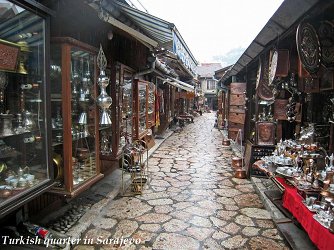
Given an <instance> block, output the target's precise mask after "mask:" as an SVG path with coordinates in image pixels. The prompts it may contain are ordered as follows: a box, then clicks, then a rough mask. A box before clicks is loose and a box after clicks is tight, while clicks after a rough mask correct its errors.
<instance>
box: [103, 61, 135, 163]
mask: <svg viewBox="0 0 334 250" xmlns="http://www.w3.org/2000/svg"><path fill="white" fill-rule="evenodd" d="M108 71H109V72H110V78H111V82H112V83H113V84H110V87H109V88H108V90H107V91H108V92H109V93H110V96H111V97H112V99H113V105H112V107H111V110H112V112H111V113H112V126H111V127H110V128H106V129H104V130H101V159H102V164H104V161H118V160H120V159H121V157H122V153H123V148H124V146H125V145H126V144H129V143H132V76H133V74H134V70H133V69H131V68H130V67H128V66H126V65H124V64H121V63H115V64H113V65H112V66H111V68H109V70H108ZM105 142H106V143H105ZM107 144H108V145H107ZM108 165H110V164H108Z"/></svg>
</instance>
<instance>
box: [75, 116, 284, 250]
mask: <svg viewBox="0 0 334 250" xmlns="http://www.w3.org/2000/svg"><path fill="white" fill-rule="evenodd" d="M214 121H215V113H204V114H203V116H199V117H196V118H195V122H194V123H191V124H188V125H187V126H185V127H184V129H183V130H182V131H180V132H175V133H173V134H172V135H171V136H170V137H169V138H168V139H167V140H165V141H164V142H163V144H161V146H160V147H159V148H158V149H157V150H156V151H155V152H154V153H153V154H152V155H151V157H150V159H149V171H150V176H151V181H150V183H149V184H147V185H146V186H145V190H144V192H143V194H142V195H138V196H134V197H122V196H117V197H116V198H115V199H114V200H110V201H109V202H108V204H107V205H106V206H105V207H104V208H103V209H102V212H101V213H100V214H99V217H98V218H97V219H94V222H93V223H92V225H91V226H90V227H89V228H88V229H87V231H86V232H85V233H84V235H82V237H81V238H82V239H84V238H86V239H94V243H95V248H94V246H91V247H90V246H88V245H87V244H85V245H77V246H76V247H75V248H74V249H76V250H79V249H96V248H97V247H101V248H99V249H114V247H115V245H113V244H104V245H103V244H101V243H103V240H104V242H105V243H108V241H107V240H106V239H116V238H121V237H122V238H128V239H133V240H137V243H138V242H140V243H139V244H123V246H122V248H123V247H124V249H233V248H235V249H289V248H288V247H287V246H286V245H285V244H286V243H285V242H284V240H283V239H282V237H281V236H280V235H279V233H278V231H277V230H276V228H275V225H274V223H273V221H272V220H271V217H270V213H269V212H268V211H266V210H265V209H264V206H263V205H262V203H261V200H260V198H259V196H258V195H257V194H256V192H255V190H254V188H253V186H252V184H251V182H250V181H249V180H247V179H236V178H234V177H233V175H232V174H233V172H232V169H231V166H230V159H231V156H232V151H231V150H230V148H229V147H224V146H222V145H221V141H222V134H221V132H220V131H219V130H217V129H215V128H214ZM98 243H100V245H99V246H98Z"/></svg>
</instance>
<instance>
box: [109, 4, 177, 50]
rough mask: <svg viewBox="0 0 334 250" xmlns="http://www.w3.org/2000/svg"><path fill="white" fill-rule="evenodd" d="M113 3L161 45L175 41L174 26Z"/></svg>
mask: <svg viewBox="0 0 334 250" xmlns="http://www.w3.org/2000/svg"><path fill="white" fill-rule="evenodd" d="M113 3H115V4H116V5H117V6H118V7H119V8H120V9H121V10H122V12H123V13H124V14H125V15H127V16H128V17H129V18H130V19H131V20H132V21H134V22H135V23H136V24H137V25H138V26H139V27H140V28H142V29H143V30H144V31H145V32H146V33H147V34H149V35H150V36H151V37H153V38H154V39H155V40H156V41H158V42H159V43H160V44H166V43H168V42H170V41H173V34H172V29H173V27H174V24H172V23H170V22H167V21H165V20H162V19H160V18H158V17H155V16H152V15H150V14H148V13H146V12H143V11H140V10H138V9H135V8H132V7H130V6H127V5H125V4H122V3H121V2H118V1H114V2H113Z"/></svg>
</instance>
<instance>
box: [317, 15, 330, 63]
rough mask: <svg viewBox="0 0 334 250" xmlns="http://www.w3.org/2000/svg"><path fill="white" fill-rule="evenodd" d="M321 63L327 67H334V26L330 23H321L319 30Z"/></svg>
mask: <svg viewBox="0 0 334 250" xmlns="http://www.w3.org/2000/svg"><path fill="white" fill-rule="evenodd" d="M318 34H319V40H320V45H321V61H322V63H323V65H325V67H328V68H332V67H334V25H333V23H331V22H329V21H323V22H321V24H320V26H319V29H318Z"/></svg>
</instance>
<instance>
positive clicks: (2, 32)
mask: <svg viewBox="0 0 334 250" xmlns="http://www.w3.org/2000/svg"><path fill="white" fill-rule="evenodd" d="M21 2H23V1H21ZM30 7H31V6H23V5H20V6H19V5H15V4H13V3H12V2H9V1H2V7H1V12H0V18H1V23H0V54H1V59H0V217H2V216H4V215H6V214H7V213H9V212H11V211H13V210H14V209H17V208H19V207H20V206H22V205H23V204H24V203H26V202H28V201H29V200H31V199H32V198H34V197H36V196H38V195H40V194H41V193H42V192H44V191H45V190H46V189H48V188H49V187H50V185H51V184H52V179H53V174H52V171H51V166H50V164H49V163H50V162H51V158H50V157H49V154H48V151H49V149H50V143H49V142H50V130H49V129H48V124H49V116H48V114H49V112H48V111H49V110H48V107H49V103H48V100H49V97H48V96H49V90H48V84H47V82H48V72H47V71H46V68H47V65H46V62H47V60H45V59H46V58H47V56H48V54H47V52H48V51H49V48H48V46H47V42H46V41H48V36H47V34H48V32H47V30H48V24H49V17H48V14H47V12H45V11H46V10H44V11H43V12H42V11H40V10H39V8H37V7H36V8H35V9H34V11H33V12H32V11H30Z"/></svg>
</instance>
